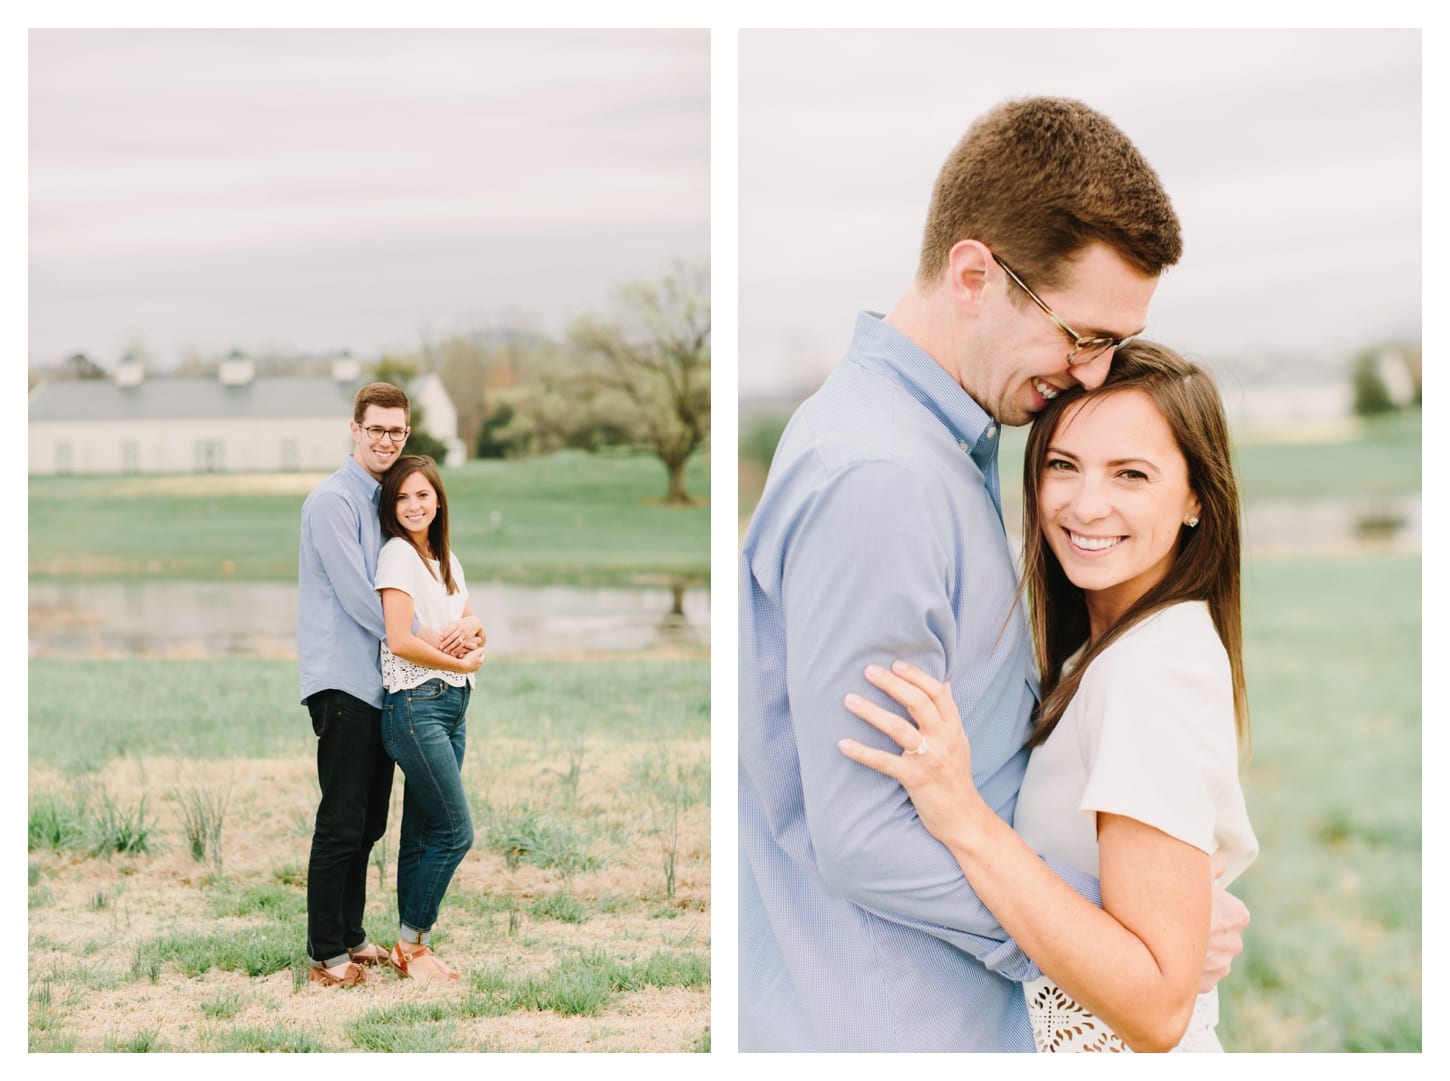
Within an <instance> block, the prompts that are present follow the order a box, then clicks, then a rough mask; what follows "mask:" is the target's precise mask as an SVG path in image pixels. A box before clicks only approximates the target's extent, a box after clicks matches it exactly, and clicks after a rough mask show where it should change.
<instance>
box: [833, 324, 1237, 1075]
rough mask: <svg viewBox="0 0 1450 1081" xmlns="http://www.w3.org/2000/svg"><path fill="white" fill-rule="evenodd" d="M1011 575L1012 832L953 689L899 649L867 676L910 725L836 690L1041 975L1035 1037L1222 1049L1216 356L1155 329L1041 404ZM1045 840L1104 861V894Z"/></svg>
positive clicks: (1223, 784) (1221, 603)
mask: <svg viewBox="0 0 1450 1081" xmlns="http://www.w3.org/2000/svg"><path fill="white" fill-rule="evenodd" d="M1024 484H1025V489H1026V493H1025V526H1024V548H1025V551H1024V554H1023V561H1024V564H1025V569H1024V576H1023V577H1024V589H1025V591H1026V593H1027V595H1028V599H1029V607H1030V615H1031V623H1032V630H1033V639H1034V645H1035V648H1036V654H1037V660H1038V667H1039V670H1040V671H1041V672H1042V675H1043V678H1042V701H1041V705H1040V707H1039V714H1038V719H1037V725H1036V728H1035V730H1034V732H1033V734H1032V736H1031V738H1030V740H1029V741H1028V745H1029V746H1030V747H1032V748H1033V751H1032V756H1031V759H1030V761H1029V764H1028V767H1027V772H1026V775H1025V777H1024V779H1023V782H1022V788H1021V792H1020V795H1019V796H1018V800H1017V806H1016V813H1015V823H1016V831H1017V832H1015V833H1014V832H1013V830H1012V828H1011V827H1010V826H1008V825H1007V824H1006V823H1005V822H1003V821H1002V820H1001V819H1000V818H998V817H997V816H996V815H995V814H994V813H993V811H992V810H991V808H990V807H989V806H988V805H987V804H986V803H985V802H984V801H983V799H982V798H981V796H980V795H978V793H977V790H976V788H975V786H974V784H973V781H972V773H971V752H970V748H969V747H968V744H967V739H966V736H965V735H964V734H963V730H962V725H961V720H960V716H959V714H958V713H957V708H956V705H955V703H954V701H953V699H952V696H951V689H950V688H949V687H948V686H947V685H945V684H943V683H939V682H937V681H936V680H934V679H932V678H931V677H929V676H928V675H927V674H926V673H924V672H922V671H920V670H919V669H916V668H914V667H912V666H910V665H907V664H904V663H901V662H898V663H897V664H895V665H893V671H892V672H886V671H884V670H882V669H879V668H876V667H874V666H873V667H872V668H868V669H867V679H868V680H869V681H870V682H871V683H873V684H875V685H876V686H877V687H879V688H881V689H882V690H883V691H885V692H886V693H887V694H889V695H890V696H891V697H892V698H894V699H895V700H896V701H897V702H899V703H900V704H901V705H903V706H905V707H906V708H907V710H908V712H909V713H910V714H911V717H912V719H913V720H914V721H915V722H916V727H913V726H912V725H911V724H910V723H909V722H907V721H906V720H905V719H903V718H901V717H899V716H897V715H895V714H893V713H891V712H889V711H888V710H885V709H882V708H880V707H878V706H876V705H874V704H872V703H869V702H867V701H865V700H864V699H862V698H860V697H859V696H856V695H849V696H847V700H846V705H847V708H849V709H850V710H851V711H852V712H853V713H855V714H856V715H857V716H859V717H861V718H862V719H863V720H865V721H867V722H868V723H870V724H872V725H873V726H875V727H876V728H878V729H879V730H880V731H882V732H883V733H885V734H886V735H887V736H889V737H891V738H892V739H893V740H894V741H895V742H896V743H897V744H898V745H899V746H900V747H902V748H903V753H902V754H900V755H895V754H890V753H887V752H885V751H881V750H876V749H874V748H869V747H866V746H864V745H862V744H860V743H857V742H856V741H854V740H842V741H841V744H840V746H841V750H842V752H843V753H844V754H846V755H847V756H848V757H850V758H852V759H854V760H855V761H857V762H860V763H862V764H863V765H867V766H870V767H872V768H873V769H876V770H878V771H880V772H881V773H884V774H886V775H888V776H891V777H894V778H896V779H897V780H898V781H900V782H901V783H902V784H903V785H904V786H905V787H906V790H907V792H908V794H909V795H910V797H911V799H912V802H913V803H914V804H915V805H916V808H917V812H918V813H919V815H920V816H921V820H922V822H923V824H924V825H925V826H926V828H927V829H928V830H930V831H931V833H932V835H933V836H935V837H936V838H937V839H938V840H940V841H941V842H942V843H943V844H945V845H946V846H947V848H948V849H949V850H950V851H951V852H952V854H953V856H955V857H956V859H957V862H958V863H959V864H960V865H961V868H962V871H963V873H964V874H965V875H966V877H967V879H968V881H969V882H970V883H971V884H972V887H973V889H974V890H975V891H976V893H977V895H978V897H980V898H981V899H982V901H983V902H984V903H985V904H986V905H987V907H988V908H990V909H991V910H992V912H993V913H994V914H995V915H996V916H997V918H998V920H999V921H1000V922H1001V924H1002V926H1003V927H1004V928H1005V929H1006V930H1007V932H1008V933H1009V934H1010V935H1012V937H1013V938H1014V939H1015V940H1016V941H1017V943H1018V945H1019V946H1021V947H1022V949H1023V950H1024V951H1025V952H1026V953H1027V955H1028V956H1029V957H1031V958H1032V959H1033V960H1034V961H1035V962H1036V963H1037V965H1038V967H1039V968H1040V969H1041V970H1042V971H1043V973H1044V974H1045V975H1044V977H1043V979H1041V980H1038V981H1036V982H1034V983H1032V984H1029V985H1027V988H1026V993H1027V996H1028V1006H1029V1014H1030V1016H1031V1019H1032V1022H1033V1029H1034V1036H1035V1037H1036V1040H1037V1045H1038V1049H1039V1050H1047V1051H1065V1050H1074V1051H1077V1050H1082V1051H1090V1050H1124V1049H1131V1050H1137V1051H1142V1050H1170V1049H1174V1048H1177V1049H1180V1050H1221V1049H1222V1048H1221V1047H1220V1045H1219V1044H1218V1041H1217V1038H1216V1036H1215V1035H1214V1032H1213V1025H1214V1023H1215V1022H1216V1020H1217V1009H1216V999H1215V997H1214V994H1215V993H1214V992H1210V993H1209V994H1208V995H1204V996H1199V995H1198V994H1197V989H1198V982H1199V976H1200V973H1201V971H1202V968H1203V962H1204V954H1205V951H1206V948H1207V937H1208V930H1209V909H1210V904H1209V901H1210V888H1211V884H1212V871H1211V870H1210V857H1211V856H1217V857H1218V858H1220V859H1222V860H1223V862H1224V863H1225V864H1226V871H1225V875H1224V879H1225V884H1227V882H1229V881H1232V879H1233V878H1234V877H1236V876H1237V875H1238V874H1239V873H1240V872H1242V871H1243V869H1244V868H1245V867H1247V866H1248V865H1249V863H1250V862H1251V861H1252V860H1253V858H1254V856H1255V855H1256V854H1257V852H1258V842H1257V841H1256V839H1255V838H1254V834H1253V831H1252V829H1251V828H1250V826H1249V822H1248V816H1247V813H1246V810H1245V807H1244V800H1243V794H1242V791H1241V790H1240V788H1239V784H1238V772H1237V766H1238V740H1240V739H1246V737H1247V729H1248V712H1247V705H1246V701H1245V694H1244V677H1243V661H1242V636H1241V631H1240V618H1239V520H1238V492H1237V486H1236V484H1235V481H1234V476H1233V469H1232V466H1231V464H1230V461H1229V442H1228V427H1227V424H1226V423H1225V421H1224V416H1223V408H1222V405H1221V403H1220V401H1219V397H1218V393H1217V391H1216V390H1215V388H1214V386H1213V383H1212V381H1211V380H1210V378H1209V377H1208V375H1207V373H1206V372H1204V371H1203V370H1202V369H1201V368H1198V367H1197V366H1195V365H1193V364H1190V363H1188V362H1187V361H1185V360H1183V359H1182V358H1181V357H1179V356H1177V354H1175V353H1173V352H1171V351H1170V350H1168V349H1165V348H1163V347H1162V346H1158V345H1155V344H1153V343H1150V342H1143V341H1137V342H1130V343H1128V344H1125V345H1123V346H1122V347H1121V348H1120V349H1119V351H1118V354H1117V357H1116V358H1115V360H1114V362H1113V367H1112V374H1111V376H1110V377H1109V379H1108V381H1107V382H1106V383H1105V384H1104V385H1103V386H1102V387H1100V388H1098V389H1097V390H1094V391H1082V390H1080V389H1079V390H1076V391H1073V392H1065V393H1063V394H1062V395H1060V396H1059V397H1058V398H1057V399H1056V400H1054V401H1052V402H1051V403H1050V404H1049V406H1048V408H1047V409H1046V410H1044V411H1043V413H1042V414H1041V415H1040V416H1039V417H1038V419H1037V420H1036V422H1035V423H1034V425H1033V428H1032V432H1031V434H1030V436H1029V437H1028V443H1027V457H1026V465H1025V468H1024ZM1038 853H1041V854H1042V855H1046V856H1052V857H1054V858H1057V859H1060V860H1062V861H1063V862H1065V863H1068V864H1071V865H1073V866H1076V867H1079V868H1081V869H1083V870H1084V871H1087V872H1089V873H1092V874H1096V875H1097V876H1098V878H1099V880H1100V882H1101V886H1102V899H1103V907H1102V908H1101V909H1099V908H1097V907H1096V906H1094V905H1092V904H1091V903H1090V902H1088V901H1086V900H1085V899H1083V898H1082V897H1081V896H1079V895H1078V894H1077V893H1075V892H1074V891H1073V890H1072V889H1070V888H1069V887H1068V886H1067V885H1066V884H1065V883H1063V882H1062V880H1061V879H1059V878H1058V877H1057V876H1056V875H1055V874H1053V873H1052V871H1051V870H1050V869H1049V868H1048V867H1047V865H1046V864H1045V863H1044V862H1043V861H1042V860H1041V859H1039V858H1038Z"/></svg>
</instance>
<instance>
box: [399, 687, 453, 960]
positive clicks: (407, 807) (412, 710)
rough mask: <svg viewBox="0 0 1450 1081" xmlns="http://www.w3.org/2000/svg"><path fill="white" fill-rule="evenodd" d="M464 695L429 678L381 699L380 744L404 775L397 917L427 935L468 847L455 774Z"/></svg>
mask: <svg viewBox="0 0 1450 1081" xmlns="http://www.w3.org/2000/svg"><path fill="white" fill-rule="evenodd" d="M468 697H469V688H468V687H466V686H464V687H454V686H452V685H451V684H448V683H445V682H444V681H443V680H441V679H430V680H428V681H427V682H426V683H424V684H422V685H420V686H417V687H413V688H410V689H408V690H404V691H390V692H389V693H388V694H387V696H386V697H385V698H384V699H383V720H382V734H383V746H384V748H385V749H386V750H387V753H388V754H390V755H391V756H392V758H393V760H394V761H395V762H397V764H398V765H399V766H400V767H401V768H402V770H403V777H404V778H405V783H404V785H403V825H402V828H401V831H400V836H399V838H398V919H399V920H400V921H401V922H402V923H404V924H406V925H407V926H408V927H410V928H412V929H413V930H415V931H419V932H426V931H430V930H432V928H433V923H434V921H435V920H437V918H438V906H439V905H440V904H441V903H442V901H443V894H444V893H445V892H446V891H447V890H448V884H449V883H450V882H451V881H452V880H453V872H454V871H456V870H457V869H458V865H459V864H460V863H462V862H463V857H464V855H465V854H467V852H468V850H469V848H471V847H472V846H473V819H472V817H471V816H470V815H469V813H468V798H467V797H466V796H465V795H464V794H463V778H462V777H461V776H460V774H459V770H460V769H461V768H462V766H463V749H464V745H465V744H466V742H467V728H466V725H465V722H464V713H465V712H466V711H467V709H468Z"/></svg>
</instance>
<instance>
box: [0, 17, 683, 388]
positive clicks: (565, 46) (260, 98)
mask: <svg viewBox="0 0 1450 1081" xmlns="http://www.w3.org/2000/svg"><path fill="white" fill-rule="evenodd" d="M29 45H30V49H29V65H30V77H29V90H30V113H29V121H30V160H29V167H30V169H29V179H30V222H29V224H30V237H29V242H30V311H29V315H30V328H29V329H30V344H29V353H30V360H31V363H32V364H36V363H41V364H45V363H52V362H54V361H57V360H61V359H64V358H65V357H67V356H69V355H70V354H71V353H73V352H75V351H77V350H83V351H85V352H87V353H88V354H90V355H91V356H92V358H93V359H96V360H98V361H100V362H101V363H103V364H106V365H110V364H113V363H114V362H115V360H117V359H118V358H119V356H120V355H121V353H122V352H123V351H124V349H125V348H126V347H127V346H128V344H130V343H132V342H139V343H140V344H142V345H143V346H144V347H145V348H146V350H147V351H148V352H149V353H150V354H151V355H152V358H153V359H154V360H155V361H156V362H157V363H158V365H159V366H163V367H164V366H169V365H170V364H171V363H173V362H174V361H175V360H177V359H179V358H180V357H181V356H182V355H184V353H185V352H186V351H188V350H193V349H194V350H197V351H200V352H202V353H214V352H217V351H229V350H231V349H232V348H241V349H243V350H244V351H262V350H271V349H280V350H298V351H309V352H311V351H330V350H340V349H343V348H348V349H351V350H352V352H353V353H354V354H355V355H360V356H364V357H366V356H369V355H376V354H377V353H379V352H381V351H384V350H395V349H408V348H412V347H415V346H416V345H417V344H418V343H419V342H420V340H421V339H422V338H423V337H425V336H427V337H431V338H435V339H436V338H437V337H440V336H443V335H445V334H448V333H453V332H459V331H467V330H472V329H478V328H481V327H486V326H490V325H494V324H496V323H498V322H500V321H509V320H520V319H522V320H527V321H532V322H533V323H534V324H535V325H537V326H538V327H540V328H542V329H546V330H558V329H561V328H562V327H563V325H564V324H565V323H566V322H567V321H568V320H569V319H570V318H571V317H572V316H574V315H577V314H579V313H580V312H582V311H584V310H587V309H590V308H593V307H595V306H597V305H599V304H601V303H604V302H606V301H607V299H608V298H609V295H610V292H611V290H612V288H613V287H615V286H616V285H619V284H622V283H623V282H625V281H628V280H631V279H634V278H638V277H647V276H652V275H655V274H657V273H659V272H661V271H663V270H665V269H667V267H668V265H669V263H670V262H671V261H672V260H675V259H684V260H691V261H701V262H703V261H708V259H709V255H710V252H709V220H710V215H709V209H710V208H709V199H710V149H709V136H710V133H709V104H710V65H709V57H710V53H709V35H708V33H707V32H706V31H703V30H686V31H631V30H613V31H587V30H548V31H534V32H531V31H485V30H463V31H457V30H453V31H428V30H381V31H362V30H324V31H308V30H276V31H266V30H202V31H166V30H120V31H114V30H113V31H94V30H51V31H34V32H32V33H31V35H30V38H29Z"/></svg>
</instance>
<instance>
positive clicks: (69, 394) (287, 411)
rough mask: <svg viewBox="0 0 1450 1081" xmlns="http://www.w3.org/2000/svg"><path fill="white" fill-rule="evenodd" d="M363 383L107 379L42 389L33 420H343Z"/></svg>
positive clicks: (33, 404) (36, 394)
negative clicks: (130, 382) (132, 382)
mask: <svg viewBox="0 0 1450 1081" xmlns="http://www.w3.org/2000/svg"><path fill="white" fill-rule="evenodd" d="M360 386H362V380H353V381H347V382H339V381H338V380H335V379H332V378H330V377H328V376H323V375H317V376H312V375H288V376H259V377H257V378H256V379H253V380H252V381H251V382H249V383H247V384H245V385H243V386H232V387H229V386H223V385H222V383H221V382H219V381H218V380H217V379H215V378H211V379H201V378H196V379H176V378H147V379H145V380H143V381H142V382H141V383H140V384H139V385H137V386H134V387H118V386H117V385H116V384H115V383H113V382H111V380H109V379H73V380H61V381H58V382H48V383H42V384H40V385H39V386H37V387H36V388H35V390H34V391H33V392H32V395H31V398H30V419H31V420H32V421H37V420H134V421H146V420H196V419H210V418H214V417H346V418H351V416H352V402H353V397H354V395H356V394H357V391H358V388H359V387H360Z"/></svg>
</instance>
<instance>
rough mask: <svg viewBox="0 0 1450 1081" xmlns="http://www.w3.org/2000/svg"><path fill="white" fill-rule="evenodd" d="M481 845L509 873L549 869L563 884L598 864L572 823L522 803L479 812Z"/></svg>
mask: <svg viewBox="0 0 1450 1081" xmlns="http://www.w3.org/2000/svg"><path fill="white" fill-rule="evenodd" d="M482 818H483V821H484V838H485V842H484V843H485V844H487V846H488V847H489V848H490V849H492V850H493V851H495V852H497V853H499V854H500V855H502V856H503V858H504V862H505V863H507V864H508V866H509V868H510V869H511V870H512V869H514V868H517V867H518V866H519V865H520V864H521V863H527V864H530V865H531V866H534V867H543V868H553V869H555V870H557V871H559V873H560V874H561V875H563V877H564V881H565V882H566V883H570V882H572V881H573V877H574V875H575V874H577V873H578V872H580V871H591V870H593V869H594V868H596V867H597V866H599V861H598V860H597V859H596V858H595V857H594V856H593V855H591V854H590V852H589V848H588V840H587V839H586V838H585V837H584V836H582V835H581V831H580V830H579V829H578V828H577V827H576V826H575V825H573V824H572V823H569V822H565V821H562V820H561V819H559V818H558V817H557V816H555V815H553V814H551V813H549V812H547V811H540V810H538V809H536V808H534V807H531V806H529V805H528V804H526V803H521V804H517V805H512V806H509V807H505V808H503V809H502V810H498V809H495V808H493V807H491V806H485V807H484V808H483V813H482Z"/></svg>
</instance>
